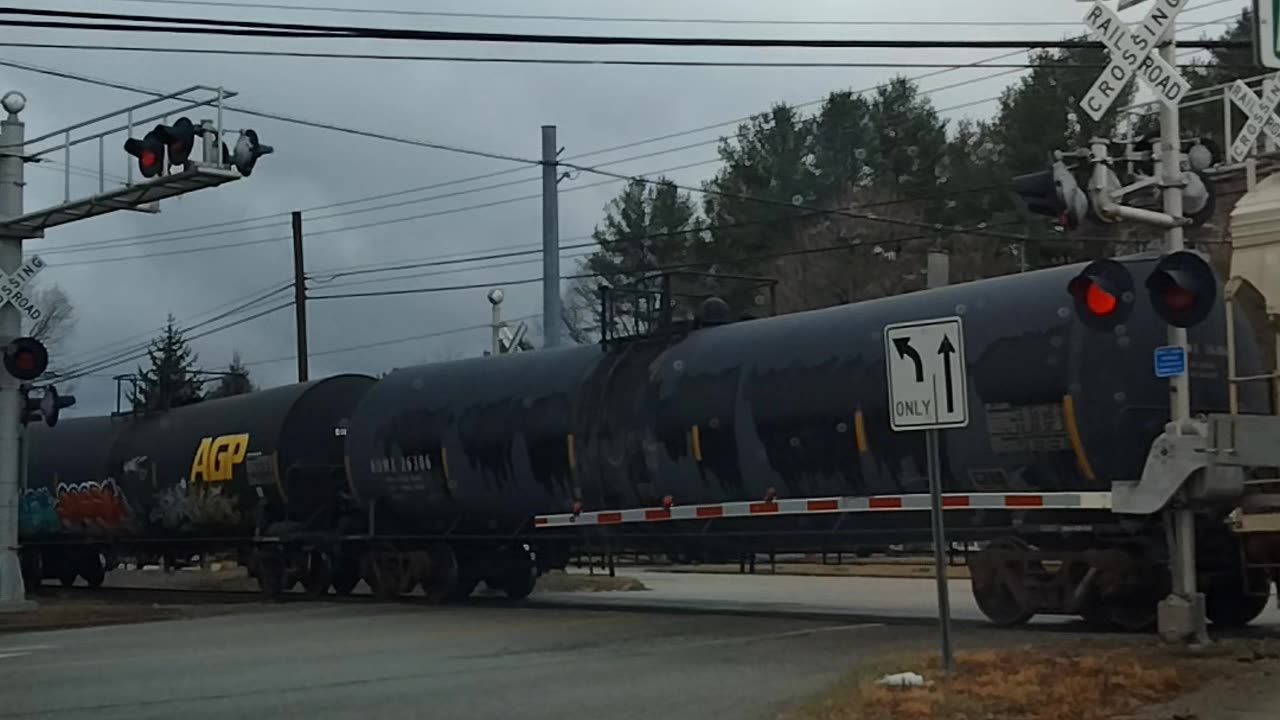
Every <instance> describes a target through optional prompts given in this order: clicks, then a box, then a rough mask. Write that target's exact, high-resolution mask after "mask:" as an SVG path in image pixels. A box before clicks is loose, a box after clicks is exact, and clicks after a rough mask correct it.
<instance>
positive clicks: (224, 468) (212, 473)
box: [191, 433, 249, 483]
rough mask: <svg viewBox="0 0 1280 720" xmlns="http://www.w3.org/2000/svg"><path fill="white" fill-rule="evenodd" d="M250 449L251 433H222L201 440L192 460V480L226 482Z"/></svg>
mask: <svg viewBox="0 0 1280 720" xmlns="http://www.w3.org/2000/svg"><path fill="white" fill-rule="evenodd" d="M248 451H249V434H248V433H240V434H238V435H220V436H218V437H207V438H204V439H203V440H201V441H200V447H198V448H196V457H195V459H194V460H192V461H191V482H196V481H197V480H204V481H205V482H209V483H215V482H226V481H228V480H230V479H231V472H232V470H234V469H235V466H236V465H239V464H240V463H242V462H244V456H245V454H246V453H247V452H248Z"/></svg>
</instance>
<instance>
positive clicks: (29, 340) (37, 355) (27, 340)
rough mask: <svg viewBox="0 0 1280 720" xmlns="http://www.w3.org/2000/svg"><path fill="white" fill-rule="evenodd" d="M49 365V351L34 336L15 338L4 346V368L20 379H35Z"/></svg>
mask: <svg viewBox="0 0 1280 720" xmlns="http://www.w3.org/2000/svg"><path fill="white" fill-rule="evenodd" d="M48 367H49V351H48V350H47V349H45V346H44V344H43V343H41V342H40V341H39V340H36V339H35V338H33V337H20V338H14V339H13V340H12V341H11V342H10V343H9V344H8V345H5V346H4V369H5V370H6V371H8V373H9V374H10V375H12V376H13V377H15V378H17V379H18V380H24V381H26V380H35V379H36V378H38V377H40V376H41V375H43V374H44V371H45V370H46V369H47V368H48Z"/></svg>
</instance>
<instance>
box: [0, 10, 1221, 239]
mask: <svg viewBox="0 0 1280 720" xmlns="http://www.w3.org/2000/svg"><path fill="white" fill-rule="evenodd" d="M1227 1H1228V0H1212V2H1209V3H1206V4H1204V5H1200V6H1197V7H1196V8H1191V9H1188V10H1187V11H1186V12H1191V11H1194V10H1201V9H1204V8H1206V7H1210V6H1213V5H1218V4H1221V3H1223V2H1227ZM1230 17H1232V16H1227V18H1225V19H1229V18H1230ZM1211 22H1213V21H1210V22H1206V23H1201V24H1200V25H1190V26H1184V27H1182V28H1181V30H1184V31H1185V30H1190V29H1194V28H1196V27H1201V26H1203V25H1207V24H1210V23H1211ZM1017 54H1019V53H1017V52H1014V53H1006V54H1004V55H1000V56H996V57H995V58H989V59H988V60H985V61H977V62H975V63H971V64H969V65H964V66H955V67H953V68H949V69H945V70H940V71H935V72H932V73H925V74H924V75H919V76H916V77H914V78H911V79H912V80H913V81H914V80H921V79H925V78H928V77H932V76H935V75H939V74H943V73H946V72H952V71H954V70H957V69H963V68H969V67H984V65H983V64H982V63H984V62H989V61H990V60H997V59H1002V58H1006V57H1011V56H1013V55H1017ZM0 65H7V66H10V67H15V68H19V69H23V70H28V71H32V72H39V73H43V74H48V75H53V76H57V77H63V78H67V79H73V80H77V81H81V82H89V83H93V84H98V85H103V86H107V87H113V88H117V89H124V90H129V91H132V92H138V93H142V94H150V95H153V96H158V95H162V94H163V93H160V92H159V91H156V90H151V89H147V88H141V87H137V86H133V85H128V84H123V83H116V82H112V81H109V80H104V79H101V78H93V77H90V76H85V75H80V74H75V73H68V72H65V71H60V70H57V69H53V68H47V67H41V66H37V65H32V64H28V63H19V62H15V61H10V60H4V59H0ZM1011 72H1012V71H1009V70H1005V71H1001V72H998V73H993V74H989V75H985V76H983V77H981V78H971V79H968V80H965V81H961V82H957V83H952V84H951V85H944V86H941V87H938V88H932V89H930V90H927V91H925V92H924V94H932V93H936V92H941V91H943V90H949V89H954V88H957V87H961V86H965V85H969V84H973V83H976V82H981V81H984V80H988V79H994V78H996V77H1001V76H1005V75H1008V74H1011ZM875 87H878V85H877V86H871V87H868V88H864V89H862V90H859V91H857V94H863V93H865V92H868V91H870V90H873V89H875ZM822 101H823V98H820V99H818V100H814V101H810V102H807V103H801V104H799V105H797V106H796V107H797V108H799V107H807V106H811V105H814V104H817V103H819V102H822ZM228 109H233V110H236V109H239V108H234V107H231V106H228ZM946 110H947V109H946V108H944V109H942V110H941V111H946ZM249 113H250V114H254V112H253V111H249ZM257 114H258V115H259V116H263V117H272V118H274V119H280V120H283V121H286V122H289V121H293V122H301V123H303V124H312V123H309V121H305V120H301V119H296V118H287V117H285V116H279V115H271V114H264V113H257ZM750 117H751V116H748V117H746V118H737V119H735V120H730V121H728V122H723V123H717V124H714V125H709V126H704V127H700V128H694V129H692V130H687V131H682V132H677V133H672V134H668V135H663V136H658V137H655V138H650V139H647V140H640V141H633V142H630V143H624V144H622V145H617V146H613V147H611V148H603V149H600V150H595V151H591V152H587V153H582V154H580V155H576V156H570V157H569V159H581V158H584V157H590V156H595V155H600V154H604V153H608V152H613V151H616V150H621V149H626V148H630V147H635V146H638V145H643V144H649V143H652V142H658V141H661V140H665V139H671V138H674V137H679V136H682V135H688V134H694V133H697V132H703V131H706V130H710V129H717V128H720V127H724V126H725V125H730V124H733V123H736V122H741V121H743V120H748V119H750ZM327 128H328V129H336V130H340V131H346V132H353V133H356V134H361V135H366V136H368V135H371V134H370V133H367V132H365V131H359V130H355V129H350V128H336V127H334V126H327ZM372 136H375V137H380V138H381V139H386V140H392V141H398V142H407V143H409V144H418V145H426V146H428V147H444V146H439V145H438V144H431V143H421V142H416V141H413V140H411V139H406V138H395V137H393V136H381V135H378V134H372ZM719 141H720V139H719V138H716V139H713V140H710V141H704V142H701V143H695V144H692V145H686V146H683V147H681V148H670V149H666V150H660V151H655V152H652V153H649V154H647V155H643V156H637V157H634V158H630V159H638V158H639V157H652V156H654V155H659V154H664V153H669V152H675V151H678V150H681V149H687V148H691V147H696V146H699V145H706V144H712V143H716V142H719ZM625 161H627V159H623V160H617V161H610V162H608V163H601V164H600V165H609V164H615V163H619V162H625ZM528 162H533V161H528ZM514 171H515V170H514V169H504V170H499V171H494V172H489V173H484V174H482V175H477V176H472V177H469V178H462V179H458V180H455V181H445V182H442V183H435V184H433V185H428V186H422V187H419V188H412V189H408V190H402V191H397V192H393V193H385V194H382V195H375V196H370V197H366V198H360V199H356V200H349V201H344V202H339V203H331V204H328V205H322V206H318V207H316V208H309V209H306V208H304V210H303V211H304V212H308V211H311V210H315V209H323V208H329V207H339V206H343V205H349V204H358V203H361V202H365V201H371V200H375V199H381V198H386V197H393V196H396V195H402V194H409V193H413V192H417V191H420V190H428V189H435V188H440V187H446V186H449V185H452V184H460V183H465V182H471V181H474V180H480V179H486V178H491V177H497V176H500V175H505V174H509V173H511V172H514ZM536 179H537V178H531V179H530V181H534V180H536ZM477 191H478V190H477ZM287 214H288V213H278V214H271V215H266V216H260V217H258V218H248V219H241V220H234V221H224V222H223V223H213V224H207V225H204V226H197V227H196V228H187V230H191V229H205V228H211V227H217V226H219V225H232V224H240V223H245V222H252V221H255V220H259V219H267V218H271V217H282V216H284V215H287ZM281 225H283V223H281ZM183 231H184V230H171V231H163V232H161V233H151V234H148V235H141V236H134V237H133V238H120V239H121V240H137V239H138V238H145V237H152V236H159V235H170V234H173V233H176V232H183ZM102 242H104V243H106V242H108V241H102ZM239 246H244V244H240V245H239Z"/></svg>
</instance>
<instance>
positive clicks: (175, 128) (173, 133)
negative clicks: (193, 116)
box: [159, 117, 196, 165]
mask: <svg viewBox="0 0 1280 720" xmlns="http://www.w3.org/2000/svg"><path fill="white" fill-rule="evenodd" d="M159 127H162V128H164V130H163V132H164V134H165V146H166V147H167V148H168V150H169V164H170V165H182V164H184V163H186V162H187V160H188V159H190V158H191V152H192V151H193V150H195V147H196V126H195V124H194V123H192V122H191V120H189V119H187V118H185V117H180V118H178V120H177V121H176V122H174V123H173V125H171V126H169V127H164V126H163V125H162V126H159Z"/></svg>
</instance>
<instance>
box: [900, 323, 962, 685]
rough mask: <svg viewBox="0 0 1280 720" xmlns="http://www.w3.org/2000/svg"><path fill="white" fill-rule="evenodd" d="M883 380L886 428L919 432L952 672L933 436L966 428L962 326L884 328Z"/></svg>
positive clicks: (946, 659)
mask: <svg viewBox="0 0 1280 720" xmlns="http://www.w3.org/2000/svg"><path fill="white" fill-rule="evenodd" d="M884 353H885V368H886V370H887V372H888V375H889V427H890V428H892V429H893V430H894V432H910V431H915V430H923V431H925V463H926V465H927V473H928V476H929V497H930V501H931V502H930V521H931V525H932V529H933V567H934V575H935V579H936V581H937V586H938V616H939V618H940V620H941V626H942V627H941V630H942V664H943V667H944V668H946V671H947V672H953V671H954V670H955V657H954V655H953V654H952V649H951V596H950V594H949V592H948V589H947V539H946V528H945V527H944V525H943V522H942V461H941V459H940V457H939V456H940V452H939V447H938V446H939V436H938V432H939V431H940V430H943V429H946V428H961V427H965V426H966V425H968V424H969V391H968V378H967V370H966V364H965V355H964V326H963V323H962V322H961V320H960V318H959V317H957V316H952V317H944V318H934V319H931V320H919V321H915V322H906V323H895V324H892V325H886V326H885V328H884Z"/></svg>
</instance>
